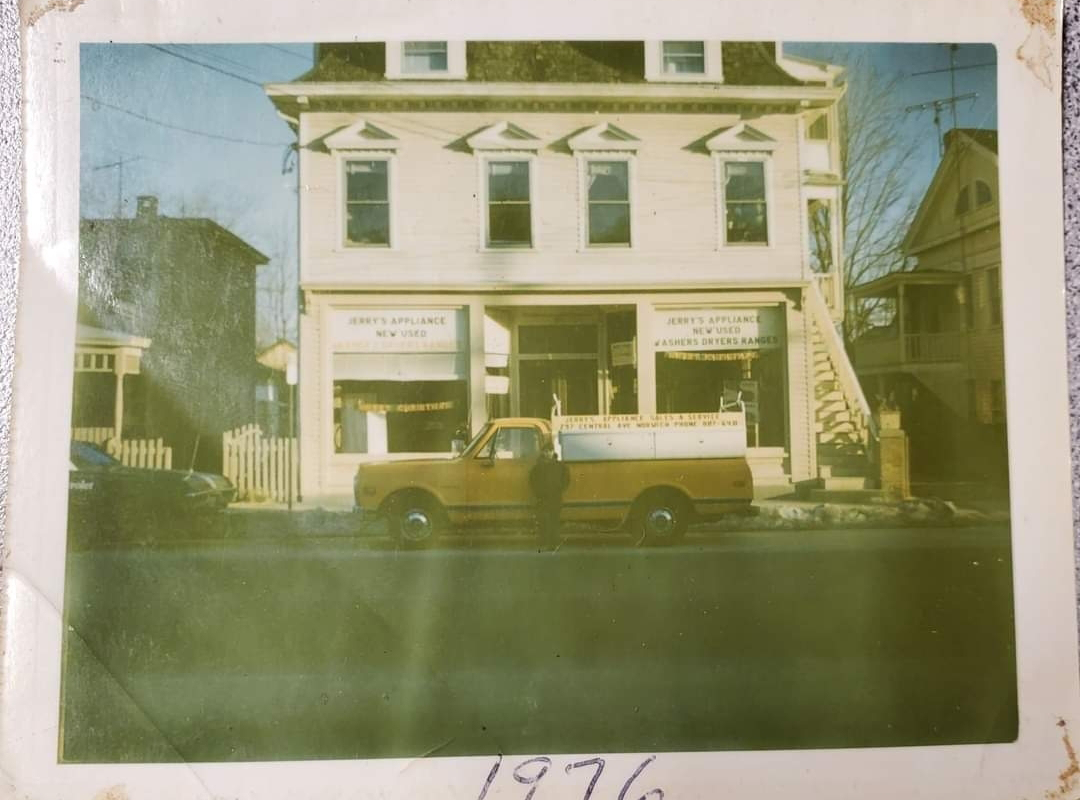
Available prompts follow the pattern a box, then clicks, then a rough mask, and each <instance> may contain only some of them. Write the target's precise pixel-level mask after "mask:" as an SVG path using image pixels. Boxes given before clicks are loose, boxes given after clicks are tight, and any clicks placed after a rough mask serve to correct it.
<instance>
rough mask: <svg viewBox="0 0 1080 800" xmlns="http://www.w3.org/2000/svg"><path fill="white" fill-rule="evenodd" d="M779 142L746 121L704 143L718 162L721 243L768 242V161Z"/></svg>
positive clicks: (756, 243)
mask: <svg viewBox="0 0 1080 800" xmlns="http://www.w3.org/2000/svg"><path fill="white" fill-rule="evenodd" d="M777 145H778V142H777V141H776V140H775V139H774V138H772V137H771V136H769V135H768V134H767V133H765V132H763V131H760V130H758V129H757V128H754V127H752V126H750V125H747V124H746V123H745V122H740V123H739V124H737V125H733V126H731V127H730V128H724V129H721V130H720V131H719V132H717V133H716V134H715V135H714V136H712V137H710V138H709V139H708V140H707V141H706V142H705V146H706V147H707V148H708V149H709V151H710V152H711V153H712V154H713V158H714V159H715V162H716V187H717V208H718V210H719V217H720V219H719V224H720V231H721V233H720V245H721V246H724V245H767V244H769V174H770V168H769V164H770V160H771V157H772V152H773V151H774V150H775V149H776V147H777Z"/></svg>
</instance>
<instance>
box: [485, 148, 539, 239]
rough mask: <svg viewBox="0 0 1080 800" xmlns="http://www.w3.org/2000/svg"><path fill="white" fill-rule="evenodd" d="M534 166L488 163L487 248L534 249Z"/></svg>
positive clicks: (514, 163) (517, 161) (518, 161)
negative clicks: (532, 187) (532, 185)
mask: <svg viewBox="0 0 1080 800" xmlns="http://www.w3.org/2000/svg"><path fill="white" fill-rule="evenodd" d="M531 166H532V165H531V164H530V163H529V161H528V160H514V161H488V162H487V246H488V247H532V243H533V236H532V199H531V183H532V181H531V172H532V170H531Z"/></svg>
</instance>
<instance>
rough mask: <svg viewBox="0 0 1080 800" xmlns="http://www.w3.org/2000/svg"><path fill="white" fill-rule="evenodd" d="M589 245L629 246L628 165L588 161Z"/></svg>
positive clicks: (615, 162) (626, 163) (627, 163)
mask: <svg viewBox="0 0 1080 800" xmlns="http://www.w3.org/2000/svg"><path fill="white" fill-rule="evenodd" d="M587 164H588V167H587V183H588V199H587V203H588V206H589V210H588V221H587V225H588V234H587V241H588V243H589V245H624V246H627V247H629V246H630V163H629V162H628V161H625V160H621V161H591V160H590V161H588V162H587Z"/></svg>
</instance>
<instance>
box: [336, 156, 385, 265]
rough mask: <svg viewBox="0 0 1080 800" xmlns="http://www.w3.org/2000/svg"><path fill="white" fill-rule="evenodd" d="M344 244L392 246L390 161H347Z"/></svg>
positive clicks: (379, 159) (354, 245)
mask: <svg viewBox="0 0 1080 800" xmlns="http://www.w3.org/2000/svg"><path fill="white" fill-rule="evenodd" d="M345 244H346V245H348V246H353V247H365V246H366V247H389V246H390V161H389V159H386V158H377V159H376V158H357V159H348V160H346V161H345Z"/></svg>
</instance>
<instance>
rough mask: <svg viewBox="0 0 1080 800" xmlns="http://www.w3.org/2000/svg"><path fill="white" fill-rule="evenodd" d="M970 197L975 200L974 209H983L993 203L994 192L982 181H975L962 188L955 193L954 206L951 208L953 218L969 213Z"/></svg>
mask: <svg viewBox="0 0 1080 800" xmlns="http://www.w3.org/2000/svg"><path fill="white" fill-rule="evenodd" d="M972 195H974V198H975V208H984V207H985V206H988V205H990V204H991V203H992V202H994V192H993V190H992V189H991V188H990V184H988V183H987V182H986V181H983V180H976V181H975V182H974V183H972V184H969V185H967V186H962V187H961V188H960V191H959V192H957V193H956V205H955V206H954V207H953V214H954V215H955V216H957V217H959V216H960V215H961V214H966V213H968V212H969V211H971V208H972V206H971V200H972Z"/></svg>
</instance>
